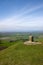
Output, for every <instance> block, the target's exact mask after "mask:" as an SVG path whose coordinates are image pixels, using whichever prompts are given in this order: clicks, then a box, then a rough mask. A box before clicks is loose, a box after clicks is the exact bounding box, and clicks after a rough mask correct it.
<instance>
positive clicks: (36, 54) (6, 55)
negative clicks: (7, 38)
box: [0, 41, 43, 65]
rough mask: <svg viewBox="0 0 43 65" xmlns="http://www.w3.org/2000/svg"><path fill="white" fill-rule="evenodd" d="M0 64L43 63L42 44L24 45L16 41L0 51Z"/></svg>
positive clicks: (42, 64)
mask: <svg viewBox="0 0 43 65" xmlns="http://www.w3.org/2000/svg"><path fill="white" fill-rule="evenodd" d="M0 65H43V44H42V45H31V46H26V45H24V44H23V41H17V42H15V43H14V45H12V46H10V47H8V48H7V49H5V50H2V51H0Z"/></svg>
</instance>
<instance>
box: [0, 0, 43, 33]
mask: <svg viewBox="0 0 43 65" xmlns="http://www.w3.org/2000/svg"><path fill="white" fill-rule="evenodd" d="M4 31H5V32H6V31H43V0H0V32H4Z"/></svg>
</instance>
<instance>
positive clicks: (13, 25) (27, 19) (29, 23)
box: [0, 5, 43, 31]
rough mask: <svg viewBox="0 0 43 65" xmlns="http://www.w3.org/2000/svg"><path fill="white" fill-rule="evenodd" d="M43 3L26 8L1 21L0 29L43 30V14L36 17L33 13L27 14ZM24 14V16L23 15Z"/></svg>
mask: <svg viewBox="0 0 43 65" xmlns="http://www.w3.org/2000/svg"><path fill="white" fill-rule="evenodd" d="M41 7H43V5H40V6H37V7H33V8H30V9H27V10H25V8H24V10H23V9H22V12H21V13H20V14H18V15H16V16H13V17H10V18H7V19H4V20H1V21H0V31H3V30H9V31H10V30H43V16H40V17H37V16H36V17H34V16H33V15H28V16H25V14H27V13H30V12H32V11H35V10H37V9H39V8H41ZM23 15H24V16H23Z"/></svg>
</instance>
